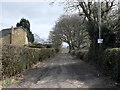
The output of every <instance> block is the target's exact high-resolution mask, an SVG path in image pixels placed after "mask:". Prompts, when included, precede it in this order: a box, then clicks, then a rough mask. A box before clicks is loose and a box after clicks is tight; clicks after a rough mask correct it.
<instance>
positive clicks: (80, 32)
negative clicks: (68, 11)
mask: <svg viewBox="0 0 120 90" xmlns="http://www.w3.org/2000/svg"><path fill="white" fill-rule="evenodd" d="M53 30H54V31H53V32H52V33H54V34H52V35H54V38H55V39H57V38H59V39H58V40H61V41H63V42H66V43H68V45H69V50H70V51H71V50H75V49H80V48H83V46H87V45H86V44H87V43H88V42H89V38H88V33H87V32H86V29H85V26H84V24H83V17H80V16H78V15H76V14H74V15H63V16H61V17H60V18H59V21H58V22H57V23H56V25H55V27H54V28H53ZM52 37H53V36H52ZM55 39H54V40H55ZM52 40H53V39H52ZM55 41H57V40H55Z"/></svg>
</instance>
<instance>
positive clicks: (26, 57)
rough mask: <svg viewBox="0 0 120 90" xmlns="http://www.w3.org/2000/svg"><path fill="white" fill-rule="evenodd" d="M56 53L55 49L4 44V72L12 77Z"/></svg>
mask: <svg viewBox="0 0 120 90" xmlns="http://www.w3.org/2000/svg"><path fill="white" fill-rule="evenodd" d="M54 55H55V50H54V49H52V48H49V49H45V48H42V49H35V48H28V47H18V46H12V45H4V46H2V73H3V75H4V76H7V77H10V76H13V75H15V74H18V73H21V71H23V70H24V69H28V68H30V67H31V66H32V65H33V64H35V63H37V62H39V61H42V60H45V59H46V58H49V57H52V56H54Z"/></svg>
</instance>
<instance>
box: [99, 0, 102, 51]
mask: <svg viewBox="0 0 120 90" xmlns="http://www.w3.org/2000/svg"><path fill="white" fill-rule="evenodd" d="M98 29H99V38H98V43H99V51H101V44H102V43H103V39H102V37H101V0H98Z"/></svg>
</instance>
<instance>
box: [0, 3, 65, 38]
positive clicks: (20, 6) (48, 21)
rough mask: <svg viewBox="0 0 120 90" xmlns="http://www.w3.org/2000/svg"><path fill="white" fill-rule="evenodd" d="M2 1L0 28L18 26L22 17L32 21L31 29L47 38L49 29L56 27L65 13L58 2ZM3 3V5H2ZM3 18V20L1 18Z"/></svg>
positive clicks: (41, 36)
mask: <svg viewBox="0 0 120 90" xmlns="http://www.w3.org/2000/svg"><path fill="white" fill-rule="evenodd" d="M49 4H50V2H14V1H13V2H2V3H0V8H1V10H0V14H1V15H2V16H0V24H1V26H0V30H2V29H3V28H10V27H11V26H14V27H15V26H16V23H17V22H19V21H20V19H21V18H26V19H28V20H29V21H30V24H31V31H32V32H33V33H35V34H38V35H39V36H40V38H42V39H47V38H48V35H49V31H51V30H52V28H53V27H54V24H55V22H56V21H57V20H58V18H59V17H60V16H61V15H62V14H64V10H63V6H60V5H59V3H58V2H56V3H55V4H54V5H49ZM1 5H2V7H1ZM1 19H2V20H1Z"/></svg>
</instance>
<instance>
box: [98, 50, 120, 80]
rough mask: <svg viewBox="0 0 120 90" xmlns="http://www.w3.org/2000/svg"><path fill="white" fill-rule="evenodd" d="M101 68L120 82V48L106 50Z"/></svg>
mask: <svg viewBox="0 0 120 90" xmlns="http://www.w3.org/2000/svg"><path fill="white" fill-rule="evenodd" d="M100 66H101V68H102V71H103V73H104V74H106V75H108V76H110V77H111V78H112V79H114V80H117V81H118V82H120V48H112V49H106V50H105V52H104V53H103V56H102V57H101V63H100Z"/></svg>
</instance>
